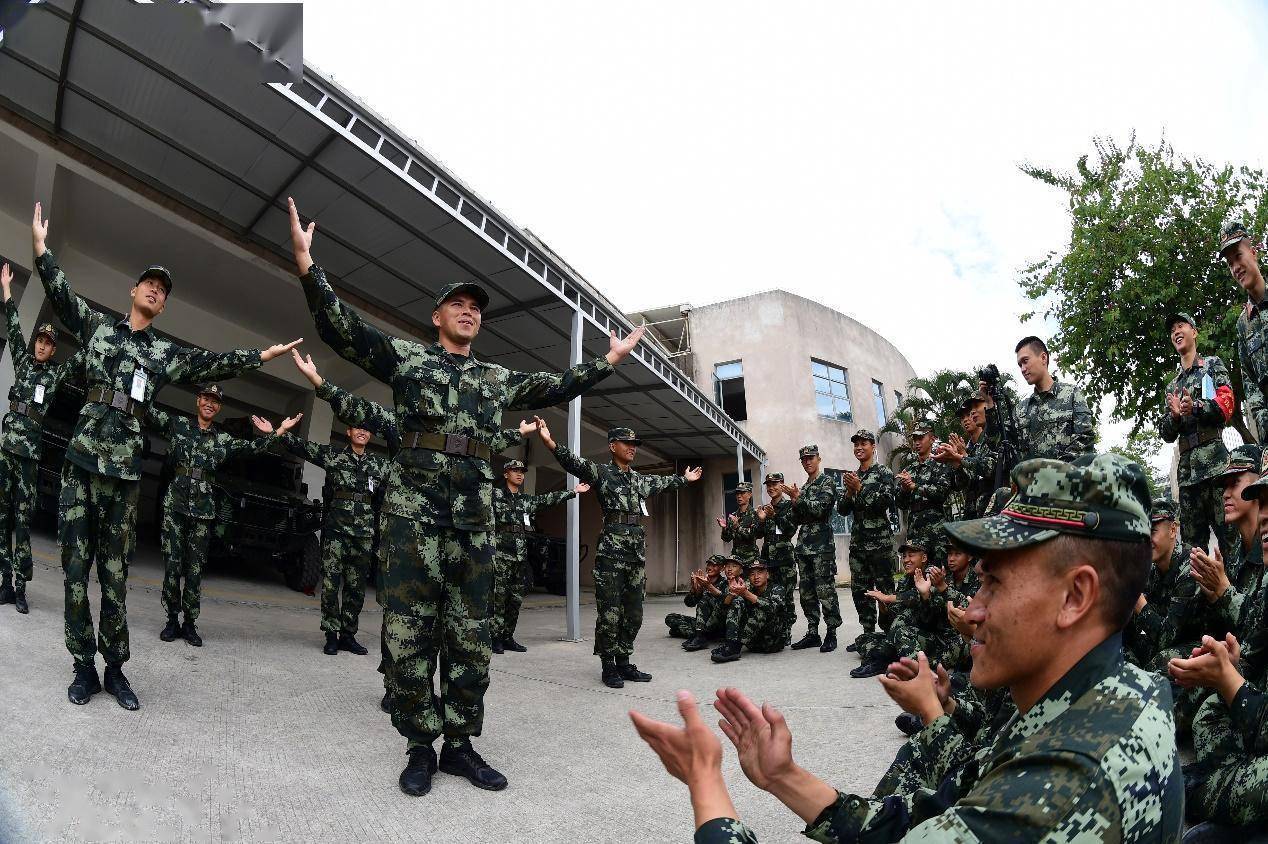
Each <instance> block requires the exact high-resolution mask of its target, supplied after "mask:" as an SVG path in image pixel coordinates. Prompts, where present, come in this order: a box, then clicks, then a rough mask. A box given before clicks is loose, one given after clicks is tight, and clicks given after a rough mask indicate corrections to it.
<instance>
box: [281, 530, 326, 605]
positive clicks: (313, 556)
mask: <svg viewBox="0 0 1268 844" xmlns="http://www.w3.org/2000/svg"><path fill="white" fill-rule="evenodd" d="M285 577H286V585H287V586H289V587H290V588H291V589H294V590H295V591H296V592H304V593H306V594H308V595H311V594H312V593H313V590H314V589H316V588H317V584H318V583H320V582H321V542H320V540H318V539H317V534H315V533H314V534H311V535H309V537H308V538H307V539H305V540H304V550H303V551H301V552H300V553H299V554H298V555H297V556H296V558H295V560H294V561H293V562H292V563H291V566H290V568H289V569H287V570H286V572H285Z"/></svg>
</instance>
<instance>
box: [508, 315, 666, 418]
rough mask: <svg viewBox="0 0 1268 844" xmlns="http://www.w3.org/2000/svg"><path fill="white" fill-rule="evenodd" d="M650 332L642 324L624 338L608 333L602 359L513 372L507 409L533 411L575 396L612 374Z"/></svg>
mask: <svg viewBox="0 0 1268 844" xmlns="http://www.w3.org/2000/svg"><path fill="white" fill-rule="evenodd" d="M646 332H647V328H646V327H645V326H641V325H640V326H639V327H638V328H636V329H634V330H633V331H631V332H630V333H629V334H627V335H626V336H625V337H617V336H616V332H615V331H611V332H609V333H608V353H607V354H606V355H604V356H603V357H601V358H596V359H595V360H592V361H586V362H583V363H579V364H577V365H576V366H574V367H572V368H571V369H567V370H564V371H563V372H561V373H558V374H556V373H553V372H512V373H511V377H510V379H509V381H508V382H507V405H506V409H507V410H531V409H533V408H539V407H553V406H554V405H557V404H561V403H563V402H566V401H569V400H571V399H574V398H576V397H577V396H579V395H581V394H582V393H584V392H585V391H586V390H588V389H590V388H591V387H593V386H594V385H595V384H597V383H599V382H600V381H602V380H603V379H604V378H607V377H608V376H609V375H611V374H612V373H613V372H614V371H615V369H614V367H615V366H616V365H617V364H618V363H620V362H621V361H623V360H625V358H626V357H627V356H628V355H629V353H630V352H632V351H633V350H634V347H635V346H637V345H638V341H639V340H641V339H643V335H644V334H645V333H646Z"/></svg>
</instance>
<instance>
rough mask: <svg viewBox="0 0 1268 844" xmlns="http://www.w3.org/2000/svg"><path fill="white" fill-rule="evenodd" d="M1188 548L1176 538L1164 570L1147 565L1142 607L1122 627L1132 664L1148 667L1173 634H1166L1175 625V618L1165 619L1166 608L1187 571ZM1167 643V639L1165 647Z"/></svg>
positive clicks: (1124, 642) (1168, 644)
mask: <svg viewBox="0 0 1268 844" xmlns="http://www.w3.org/2000/svg"><path fill="white" fill-rule="evenodd" d="M1191 550H1192V549H1191V548H1189V547H1188V546H1187V545H1185V544H1184V543H1183V542H1181V541H1180V540H1179V538H1178V537H1177V539H1176V547H1175V550H1173V551H1172V552H1171V557H1170V561H1171V562H1170V565H1169V566H1168V567H1167V570H1166V571H1165V572H1164V571H1162V570H1161V569H1159V568H1158V567H1157V566H1156V565H1155V566H1151V567H1150V569H1149V580H1148V581H1146V583H1145V593H1144V594H1145V601H1146V603H1145V606H1143V607H1142V608H1141V610H1140V612H1138V613H1133V614H1132V617H1131V619H1130V620H1129V621H1128V622H1127V626H1126V627H1124V628H1123V646H1124V647H1125V648H1126V649H1127V658H1128V659H1129V660H1130V661H1131V662H1132V664H1134V665H1139V666H1140V667H1141V668H1148V667H1149V666H1150V664H1151V663H1152V662H1153V661H1154V658H1155V656H1156V655H1157V654H1158V652H1159V651H1161V650H1162V649H1163V642H1164V641H1167V640H1168V639H1170V636H1174V633H1172V634H1170V636H1169V635H1168V633H1167V630H1168V628H1169V627H1174V624H1175V620H1174V619H1171V620H1169V619H1168V617H1167V615H1168V613H1167V610H1168V608H1169V607H1170V606H1171V604H1172V601H1173V600H1174V599H1175V597H1176V593H1177V591H1178V589H1179V587H1180V585H1181V582H1182V575H1183V574H1184V573H1185V572H1186V571H1187V570H1188V565H1189V552H1190V551H1191ZM1164 637H1166V638H1164ZM1170 644H1171V642H1170V641H1167V647H1170Z"/></svg>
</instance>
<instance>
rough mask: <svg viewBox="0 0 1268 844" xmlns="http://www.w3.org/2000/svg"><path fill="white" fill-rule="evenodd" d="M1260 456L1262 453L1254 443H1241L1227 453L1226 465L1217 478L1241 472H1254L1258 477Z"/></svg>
mask: <svg viewBox="0 0 1268 844" xmlns="http://www.w3.org/2000/svg"><path fill="white" fill-rule="evenodd" d="M1262 455H1263V452H1261V451H1260V449H1259V446H1257V445H1255V444H1254V443H1242V444H1241V445H1239V446H1238V447H1237V448H1235V449H1233V450H1232V451H1230V452H1229V453H1228V463H1227V464H1226V465H1225V466H1224V471H1223V472H1220V474H1219V475H1218V476H1217V477H1221V478H1227V477H1229V476H1230V475H1240V474H1242V473H1243V472H1254V473H1255V474H1256V475H1258V474H1259V468H1260V461H1261V460H1262Z"/></svg>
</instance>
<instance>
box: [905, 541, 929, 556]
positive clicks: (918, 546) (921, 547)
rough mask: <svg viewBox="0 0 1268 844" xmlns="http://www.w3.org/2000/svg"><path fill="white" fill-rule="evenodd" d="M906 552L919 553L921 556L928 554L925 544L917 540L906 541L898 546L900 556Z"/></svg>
mask: <svg viewBox="0 0 1268 844" xmlns="http://www.w3.org/2000/svg"><path fill="white" fill-rule="evenodd" d="M906 551H920V552H921V553H923V554H928V553H929V549H928V548H926V547H925V544H924V543H923V542H921V541H920V540H918V539H908V540H907V541H906V542H904V543H903V544H902V545H899V546H898V553H899V554H902V553H904V552H906Z"/></svg>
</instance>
